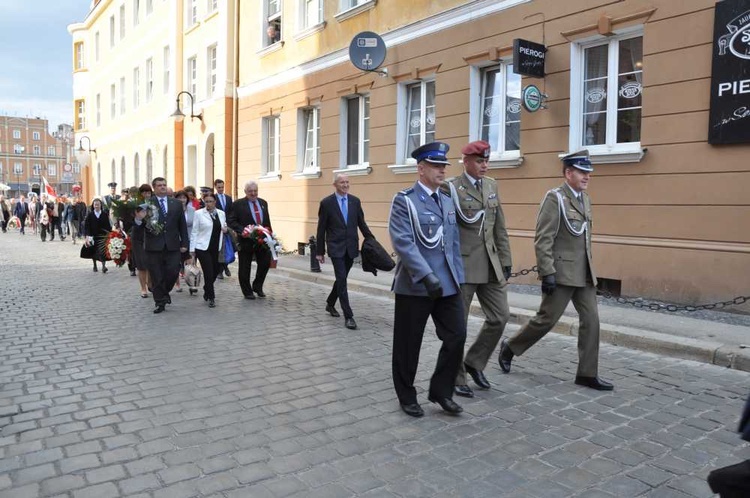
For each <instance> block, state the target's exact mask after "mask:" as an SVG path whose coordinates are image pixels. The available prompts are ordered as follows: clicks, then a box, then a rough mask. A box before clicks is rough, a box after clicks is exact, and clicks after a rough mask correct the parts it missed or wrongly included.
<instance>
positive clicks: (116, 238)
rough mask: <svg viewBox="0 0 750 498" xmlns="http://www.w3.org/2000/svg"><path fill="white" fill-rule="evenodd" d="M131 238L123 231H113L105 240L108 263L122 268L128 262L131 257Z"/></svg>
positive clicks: (105, 253)
mask: <svg viewBox="0 0 750 498" xmlns="http://www.w3.org/2000/svg"><path fill="white" fill-rule="evenodd" d="M130 244H131V243H130V237H128V236H127V235H126V234H125V232H123V231H122V230H119V229H118V230H112V231H111V232H109V233H108V234H107V238H106V239H104V255H105V257H106V259H107V261H112V262H114V263H115V265H117V266H118V267H119V266H122V265H124V264H125V263H127V262H128V256H129V255H130Z"/></svg>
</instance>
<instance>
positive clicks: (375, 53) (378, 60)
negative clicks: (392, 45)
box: [349, 31, 386, 72]
mask: <svg viewBox="0 0 750 498" xmlns="http://www.w3.org/2000/svg"><path fill="white" fill-rule="evenodd" d="M385 54H386V48H385V42H384V41H383V39H382V38H381V37H380V35H378V34H377V33H373V32H372V31H362V32H361V33H359V34H357V35H354V38H353V39H352V42H351V43H350V44H349V60H350V61H351V62H352V64H354V67H356V68H357V69H361V70H362V71H375V70H376V69H377V68H379V67H380V66H381V65H382V64H383V62H384V61H385ZM378 72H379V71H378Z"/></svg>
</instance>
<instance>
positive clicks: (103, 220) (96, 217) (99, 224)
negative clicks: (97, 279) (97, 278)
mask: <svg viewBox="0 0 750 498" xmlns="http://www.w3.org/2000/svg"><path fill="white" fill-rule="evenodd" d="M110 231H112V224H111V223H110V222H109V214H108V213H106V212H104V211H103V210H102V201H101V199H94V202H92V203H91V211H90V212H89V214H88V216H86V235H87V236H89V237H92V238H93V241H91V239H87V240H88V241H89V242H91V243H93V244H94V247H96V252H95V253H94V257H93V258H91V259H92V260H93V262H94V271H99V269H98V268H97V267H96V261H97V260H99V261H101V262H102V273H107V271H108V270H107V258H106V257H105V254H104V241H105V240H106V239H107V234H108V233H109V232H110Z"/></svg>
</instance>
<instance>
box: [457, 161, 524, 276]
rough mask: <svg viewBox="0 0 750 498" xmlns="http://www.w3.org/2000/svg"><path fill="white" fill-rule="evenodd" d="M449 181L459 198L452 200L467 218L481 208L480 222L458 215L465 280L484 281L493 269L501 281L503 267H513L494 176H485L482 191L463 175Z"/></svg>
mask: <svg viewBox="0 0 750 498" xmlns="http://www.w3.org/2000/svg"><path fill="white" fill-rule="evenodd" d="M448 182H450V183H452V184H453V185H454V186H455V187H456V193H457V194H458V200H457V201H454V202H457V204H458V205H459V206H460V208H461V211H462V212H463V213H464V214H465V215H466V216H467V217H469V218H471V217H473V216H474V215H475V214H476V213H477V212H478V211H480V210H481V209H484V224H483V225H482V220H481V219H480V220H479V221H476V222H474V223H472V224H467V223H466V222H464V220H462V219H461V217H460V216H457V218H458V230H459V235H460V237H461V257H462V259H463V263H464V273H465V275H466V283H467V284H486V283H488V282H489V276H490V271H494V272H495V277H496V278H497V281H498V282H502V281H503V280H504V277H503V266H512V265H513V262H512V260H511V257H510V241H509V240H508V231H507V230H506V229H505V216H504V215H503V208H502V206H501V205H500V197H499V196H498V193H497V182H496V181H495V180H494V179H493V178H489V177H484V178H483V179H482V191H481V192H479V191H478V190H477V189H476V187H475V186H474V185H472V184H471V183H470V182H469V179H468V178H466V175H465V174H461V175H460V176H457V177H456V178H451V179H449V180H448ZM446 187H447V185H444V187H443V189H444V191H446V192H447V193H448V195H450V189H449V188H446ZM480 227H481V230H482V231H481V233H480V231H479V230H480Z"/></svg>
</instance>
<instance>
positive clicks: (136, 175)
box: [133, 152, 141, 186]
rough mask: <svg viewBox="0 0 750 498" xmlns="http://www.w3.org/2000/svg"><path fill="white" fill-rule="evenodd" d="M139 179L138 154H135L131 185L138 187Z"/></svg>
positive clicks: (139, 165) (139, 164)
mask: <svg viewBox="0 0 750 498" xmlns="http://www.w3.org/2000/svg"><path fill="white" fill-rule="evenodd" d="M140 179H141V161H140V159H139V157H138V153H137V152H136V153H135V157H134V158H133V185H135V186H138V185H140Z"/></svg>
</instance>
